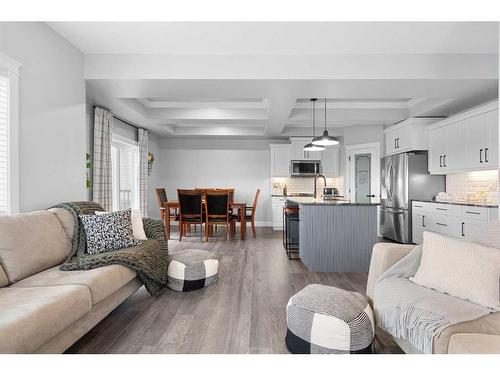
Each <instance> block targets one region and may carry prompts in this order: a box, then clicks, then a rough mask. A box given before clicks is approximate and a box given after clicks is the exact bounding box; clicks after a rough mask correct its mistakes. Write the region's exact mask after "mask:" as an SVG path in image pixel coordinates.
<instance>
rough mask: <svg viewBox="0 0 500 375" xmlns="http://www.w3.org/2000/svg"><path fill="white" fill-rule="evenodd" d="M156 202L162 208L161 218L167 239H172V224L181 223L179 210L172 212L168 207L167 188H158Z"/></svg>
mask: <svg viewBox="0 0 500 375" xmlns="http://www.w3.org/2000/svg"><path fill="white" fill-rule="evenodd" d="M156 200H157V202H158V206H159V207H160V218H161V220H162V221H163V225H164V227H165V232H166V234H167V238H168V239H170V222H171V221H179V212H178V211H177V209H173V210H171V209H170V208H169V207H168V198H167V192H166V191H165V188H156Z"/></svg>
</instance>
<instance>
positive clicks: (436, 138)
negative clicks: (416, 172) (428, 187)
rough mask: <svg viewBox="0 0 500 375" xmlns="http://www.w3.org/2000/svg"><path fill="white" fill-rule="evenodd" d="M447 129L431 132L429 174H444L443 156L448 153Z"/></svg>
mask: <svg viewBox="0 0 500 375" xmlns="http://www.w3.org/2000/svg"><path fill="white" fill-rule="evenodd" d="M446 133H447V132H446V127H442V128H437V129H434V130H431V131H430V132H429V172H431V173H434V174H444V173H445V172H444V170H443V169H444V167H443V156H444V155H445V154H446V152H447V144H446Z"/></svg>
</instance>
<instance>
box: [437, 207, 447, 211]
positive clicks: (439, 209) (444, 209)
mask: <svg viewBox="0 0 500 375" xmlns="http://www.w3.org/2000/svg"><path fill="white" fill-rule="evenodd" d="M436 210H438V211H448V209H447V208H439V207H436Z"/></svg>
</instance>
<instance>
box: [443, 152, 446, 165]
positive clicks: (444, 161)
mask: <svg viewBox="0 0 500 375" xmlns="http://www.w3.org/2000/svg"><path fill="white" fill-rule="evenodd" d="M443 167H446V155H444V156H443Z"/></svg>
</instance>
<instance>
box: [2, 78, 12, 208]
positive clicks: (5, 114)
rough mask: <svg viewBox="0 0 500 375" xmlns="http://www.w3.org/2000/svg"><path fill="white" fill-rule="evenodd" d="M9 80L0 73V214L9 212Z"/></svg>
mask: <svg viewBox="0 0 500 375" xmlns="http://www.w3.org/2000/svg"><path fill="white" fill-rule="evenodd" d="M9 91H10V90H9V80H8V79H7V77H3V76H1V75H0V215H5V214H9V213H10V212H11V207H10V194H11V192H10V178H9V172H10V166H9V143H10V142H9V138H10V136H9Z"/></svg>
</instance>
